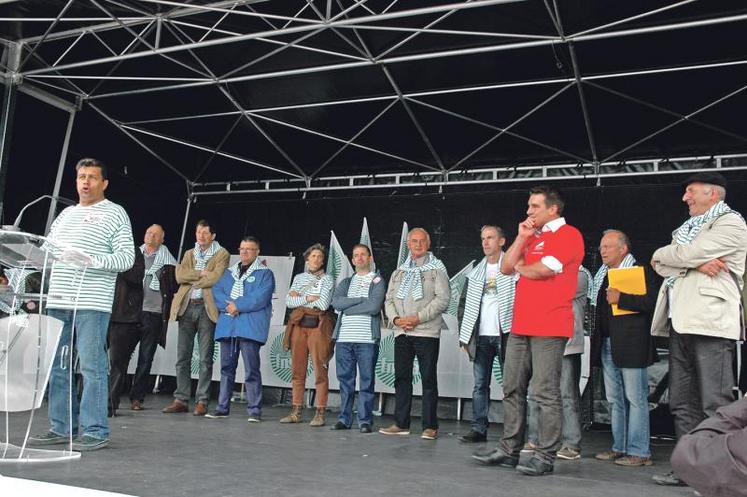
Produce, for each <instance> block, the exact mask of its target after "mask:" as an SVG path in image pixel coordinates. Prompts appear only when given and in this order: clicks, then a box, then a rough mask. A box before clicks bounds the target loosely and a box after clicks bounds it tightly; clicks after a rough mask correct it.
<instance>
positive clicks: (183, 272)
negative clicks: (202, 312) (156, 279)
mask: <svg viewBox="0 0 747 497" xmlns="http://www.w3.org/2000/svg"><path fill="white" fill-rule="evenodd" d="M230 257H231V256H230V254H229V253H228V250H226V249H224V248H223V247H221V248H220V250H218V251H217V252H216V253H215V255H213V257H211V258H210V260H209V261H208V263H207V265H206V266H205V271H207V272H208V273H209V274H208V275H206V276H200V272H199V271H196V270H195V269H194V267H195V256H194V249H192V250H188V251H187V252H186V253H185V254H184V257H183V258H182V263H181V264H177V265H176V282H177V283H179V290H177V292H176V293H175V294H174V300H173V302H172V303H171V317H170V319H171V321H176V320H178V319H179V316H181V315H182V314H184V311H186V310H187V306H188V305H189V299H190V295H191V294H192V288H193V287H194V288H202V299H203V300H204V301H205V309H206V310H207V314H208V317H209V318H210V321H212V322H213V323H215V322H217V321H218V308H217V307H216V306H215V300H213V290H212V288H213V285H215V284H216V283H217V282H218V280H219V279H220V277H221V276H223V273H224V272H225V270H226V268H227V267H228V260H229V259H230Z"/></svg>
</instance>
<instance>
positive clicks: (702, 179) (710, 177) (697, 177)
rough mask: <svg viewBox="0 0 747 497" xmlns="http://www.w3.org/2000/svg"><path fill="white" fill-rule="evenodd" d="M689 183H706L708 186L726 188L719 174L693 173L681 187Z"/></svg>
mask: <svg viewBox="0 0 747 497" xmlns="http://www.w3.org/2000/svg"><path fill="white" fill-rule="evenodd" d="M690 183H708V184H709V185H717V186H721V187H723V188H726V178H724V177H723V175H721V174H720V173H711V172H703V173H695V174H693V175H692V176H690V177H689V178H687V179H686V180H685V181H683V182H682V186H688V185H689V184H690Z"/></svg>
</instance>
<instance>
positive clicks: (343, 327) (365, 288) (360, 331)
mask: <svg viewBox="0 0 747 497" xmlns="http://www.w3.org/2000/svg"><path fill="white" fill-rule="evenodd" d="M375 276H376V273H374V272H371V273H368V274H366V275H364V276H358V274H354V275H353V277H352V278H351V280H350V286H349V287H348V294H347V297H350V298H355V297H364V298H368V293H369V291H370V290H371V281H373V279H374V277H375ZM340 319H341V320H342V322H341V323H340V334H339V336H338V338H337V341H338V342H351V343H374V341H373V338H372V337H371V316H368V315H360V314H356V315H352V316H348V315H347V314H345V313H344V312H343V314H342V316H340Z"/></svg>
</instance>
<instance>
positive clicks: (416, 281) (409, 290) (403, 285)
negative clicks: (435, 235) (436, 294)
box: [397, 252, 447, 300]
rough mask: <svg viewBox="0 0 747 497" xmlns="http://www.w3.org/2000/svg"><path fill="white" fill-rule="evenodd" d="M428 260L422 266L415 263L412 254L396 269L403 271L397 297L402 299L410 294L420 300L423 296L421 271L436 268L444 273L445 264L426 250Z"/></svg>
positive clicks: (414, 298)
mask: <svg viewBox="0 0 747 497" xmlns="http://www.w3.org/2000/svg"><path fill="white" fill-rule="evenodd" d="M425 257H427V258H428V262H426V263H425V264H423V265H422V266H417V265H415V261H414V260H413V258H412V256H411V257H409V258H408V259H407V260H406V261H405V262H404V263H403V264H402V265H401V266H400V267H399V268H398V269H399V270H400V271H402V272H404V276H403V277H402V281H401V282H400V284H399V289H398V290H397V298H398V299H402V300H404V299H405V298H406V297H407V295H409V294H412V299H413V300H420V299H422V298H423V276H422V275H423V273H424V272H426V271H432V270H434V269H438V270H439V271H443V272H444V274H447V273H446V266H444V263H443V262H441V261H440V260H439V259H437V258H436V256H434V255H433V254H432V253H430V252H428V253H427V254H426V256H425Z"/></svg>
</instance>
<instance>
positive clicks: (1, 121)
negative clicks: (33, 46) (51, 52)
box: [0, 43, 21, 219]
mask: <svg viewBox="0 0 747 497" xmlns="http://www.w3.org/2000/svg"><path fill="white" fill-rule="evenodd" d="M20 62H21V45H19V44H17V43H10V44H8V45H6V47H5V50H4V52H3V65H4V66H5V67H7V68H8V75H7V76H6V77H5V78H4V81H3V102H2V108H1V109H0V219H2V217H3V211H4V207H5V179H6V177H7V175H8V160H9V158H10V137H11V129H12V123H13V112H14V111H15V106H16V105H15V104H16V81H15V74H16V71H17V70H18V68H19V66H20Z"/></svg>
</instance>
